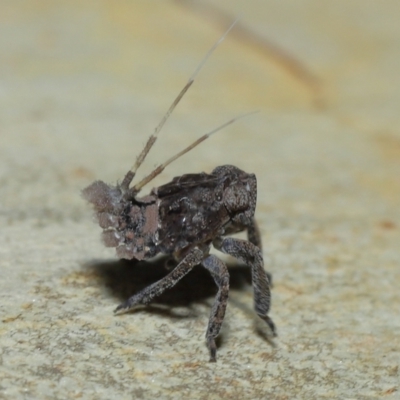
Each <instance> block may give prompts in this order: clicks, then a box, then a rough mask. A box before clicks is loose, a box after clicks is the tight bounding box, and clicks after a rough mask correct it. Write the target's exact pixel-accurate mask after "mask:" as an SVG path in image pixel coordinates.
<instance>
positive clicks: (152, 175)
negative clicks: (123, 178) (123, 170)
mask: <svg viewBox="0 0 400 400" xmlns="http://www.w3.org/2000/svg"><path fill="white" fill-rule="evenodd" d="M255 113H258V111H252V112H249V113H247V114H243V115H239V116H238V117H235V118H232V119H230V120H229V121H227V122H225V123H224V124H222V125H220V126H218V127H217V128H215V129H213V130H212V131H210V132H208V133H206V134H205V135H203V136H201V137H199V138H198V139H197V140H196V141H194V142H193V143H192V144H190V145H189V146H187V147H186V148H185V149H183V150H181V151H180V152H179V153H177V154H175V155H174V156H173V157H171V158H170V159H168V160H167V161H165V162H164V163H163V164H160V165H159V166H158V167H157V168H156V169H154V170H153V171H152V172H151V173H150V174H149V175H147V176H146V177H145V178H143V179H142V180H141V181H140V182H139V183H137V184H136V185H135V186H133V187H132V189H131V191H132V193H134V194H137V193H139V191H140V190H141V189H142V187H143V186H144V185H146V184H147V183H149V182H150V181H152V180H153V179H154V178H155V177H156V176H157V175H159V174H160V173H161V172H162V171H163V170H164V169H165V167H166V166H167V165H169V164H171V163H172V162H174V161H175V160H176V159H178V158H179V157H181V156H183V155H184V154H186V153H187V152H188V151H190V150H192V149H193V148H195V147H196V146H197V145H199V144H200V143H201V142H204V140H206V139H207V138H209V137H210V136H211V135H213V134H214V133H217V132H218V131H220V130H221V129H223V128H225V127H226V126H228V125H231V124H233V123H234V122H236V121H237V120H239V119H241V118H244V117H248V116H249V115H252V114H255Z"/></svg>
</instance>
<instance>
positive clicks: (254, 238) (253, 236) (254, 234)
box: [246, 218, 273, 287]
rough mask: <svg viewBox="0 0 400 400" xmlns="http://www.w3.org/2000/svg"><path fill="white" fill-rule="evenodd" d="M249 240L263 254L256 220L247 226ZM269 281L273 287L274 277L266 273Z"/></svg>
mask: <svg viewBox="0 0 400 400" xmlns="http://www.w3.org/2000/svg"><path fill="white" fill-rule="evenodd" d="M246 229H247V239H248V241H249V242H250V243H253V244H254V246H257V247H258V248H259V249H260V250H261V253H262V249H263V248H262V241H261V234H260V229H259V228H258V224H257V221H256V220H255V218H252V219H251V223H250V224H249V225H248V226H247V228H246ZM266 274H267V277H268V280H269V286H270V287H272V286H273V285H272V275H271V274H270V273H269V272H266Z"/></svg>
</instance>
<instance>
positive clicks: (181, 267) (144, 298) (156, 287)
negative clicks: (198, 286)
mask: <svg viewBox="0 0 400 400" xmlns="http://www.w3.org/2000/svg"><path fill="white" fill-rule="evenodd" d="M204 256H205V255H204V253H203V251H201V250H200V249H199V248H197V247H195V248H193V249H192V250H190V252H189V253H188V254H187V255H186V256H185V257H184V258H183V260H182V261H181V262H180V263H179V264H178V265H177V266H176V267H175V268H174V269H173V270H172V271H171V272H170V273H169V274H168V275H167V276H164V278H162V279H160V280H159V281H157V282H155V283H153V284H152V285H150V286H147V287H146V288H145V289H143V290H142V291H140V292H139V293H137V294H135V295H134V296H132V297H131V298H129V299H128V300H127V301H126V302H125V303H122V304H120V305H119V306H118V307H117V308H116V309H115V310H114V312H115V313H123V312H126V311H128V310H130V309H131V308H133V307H134V306H136V305H138V304H149V303H150V302H151V301H152V300H153V299H154V298H155V297H157V296H160V295H161V294H162V293H163V292H164V291H165V290H166V289H169V288H171V287H172V286H174V285H175V284H176V283H178V281H179V280H180V279H182V278H183V277H184V276H185V275H186V274H187V273H188V272H190V271H191V270H192V268H193V267H194V266H195V265H197V264H200V263H201V262H202V260H203V259H204Z"/></svg>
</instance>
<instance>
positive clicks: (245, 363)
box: [0, 0, 400, 400]
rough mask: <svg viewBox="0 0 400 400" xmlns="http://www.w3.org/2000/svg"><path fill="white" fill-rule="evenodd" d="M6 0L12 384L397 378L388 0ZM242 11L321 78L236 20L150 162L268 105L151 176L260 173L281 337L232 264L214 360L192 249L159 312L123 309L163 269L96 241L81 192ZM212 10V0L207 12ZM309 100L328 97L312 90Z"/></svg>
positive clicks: (5, 177) (21, 393)
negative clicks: (309, 76) (248, 34)
mask: <svg viewBox="0 0 400 400" xmlns="http://www.w3.org/2000/svg"><path fill="white" fill-rule="evenodd" d="M197 4H208V6H207V7H200V8H196V7H194V6H193V4H192V6H191V5H190V4H189V5H188V3H186V2H170V1H156V2H146V1H144V0H143V1H131V2H125V1H105V0H101V1H99V0H96V1H85V2H79V1H58V2H51V1H45V0H39V1H36V2H29V1H22V0H20V1H19V0H17V1H12V2H11V1H10V2H7V1H4V2H2V4H1V12H0V59H1V62H0V226H1V228H0V238H1V239H0V243H1V245H0V268H1V269H0V270H1V280H0V296H1V302H0V314H1V319H0V343H1V357H0V398H4V399H66V398H68V399H73V398H82V399H111V398H113V399H114V398H115V399H132V398H134V399H154V398H160V399H168V398H171V399H172V398H174V399H179V398H188V399H189V398H190V399H222V398H224V399H282V400H283V399H288V400H289V399H325V398H326V399H327V398H332V399H380V398H398V397H399V390H400V388H399V363H400V314H399V310H400V290H399V287H400V246H399V243H400V207H399V204H400V113H399V109H400V90H399V88H400V82H399V72H398V71H399V64H400V47H399V43H400V24H399V23H398V15H399V13H400V5H399V3H398V2H397V1H385V2H373V1H361V0H359V1H357V0H354V1H351V2H349V1H347V0H346V1H345V0H339V1H325V2H320V1H316V0H309V1H296V2H293V1H292V2H277V1H266V0H263V1H256V0H251V1H247V2H240V1H228V0H224V1H219V2H209V3H197ZM210 6H218V8H219V10H222V14H220V15H219V17H221V15H222V16H223V15H225V14H224V13H227V14H229V15H233V16H235V15H241V16H242V19H241V21H240V23H241V24H242V25H241V26H242V27H243V26H246V27H247V28H249V29H251V30H252V31H253V33H254V34H257V35H259V36H260V37H262V38H265V40H268V41H270V42H272V43H274V44H275V45H277V46H278V47H280V48H282V49H284V50H285V51H286V52H287V53H288V54H290V55H291V56H293V57H295V58H297V59H298V60H301V62H302V63H304V65H305V66H306V68H308V69H309V71H312V73H313V74H315V76H317V77H319V78H320V84H319V86H318V88H319V90H318V99H317V100H318V102H317V101H316V98H315V96H316V92H315V88H311V87H310V85H309V83H307V82H305V81H304V80H302V79H301V77H299V76H296V75H295V74H293V73H291V71H290V68H289V69H288V68H285V67H284V65H283V64H282V63H281V61H279V60H277V58H276V57H274V56H272V55H271V54H268V52H267V53H265V52H263V51H261V48H260V46H255V45H254V43H253V44H252V43H251V41H250V42H249V41H248V40H247V39H246V38H243V37H241V36H240V35H238V34H237V33H236V34H235V33H234V32H232V34H231V35H230V36H229V37H228V38H227V39H226V41H225V42H224V43H223V44H222V45H221V46H220V47H219V48H218V49H217V50H216V52H215V53H214V54H213V56H212V58H211V59H210V60H209V61H208V63H207V65H206V66H205V67H204V70H203V71H202V72H201V73H200V75H199V78H198V80H197V81H196V82H195V85H194V86H193V88H192V89H191V91H190V92H189V93H188V95H187V96H186V98H185V99H184V101H183V102H182V104H180V105H179V107H178V109H177V110H176V112H175V113H174V115H173V117H172V118H171V120H170V121H169V122H168V124H167V126H166V127H165V129H164V131H163V133H162V136H161V137H160V140H159V142H158V143H157V145H156V146H155V148H154V151H153V152H152V153H151V155H150V156H149V159H148V160H147V161H146V166H145V168H143V171H142V172H141V174H143V175H144V174H145V173H146V172H148V171H150V170H151V168H152V167H153V166H154V165H155V164H157V163H158V162H160V161H164V160H166V159H167V158H168V157H170V156H171V155H172V154H174V153H175V152H176V151H177V149H178V148H179V149H180V148H183V147H184V146H185V145H187V144H189V143H190V142H192V141H193V140H194V139H195V138H197V137H199V136H200V135H201V134H203V133H205V132H207V131H208V130H211V129H212V128H214V127H215V126H217V125H219V124H221V123H223V122H224V121H226V120H228V119H230V118H231V117H232V116H235V115H238V114H241V113H243V112H247V111H251V110H255V109H260V110H261V112H260V113H259V114H257V115H255V116H252V117H250V118H247V119H244V120H241V121H239V122H238V123H237V124H236V125H234V126H231V127H229V128H227V129H226V131H225V132H220V133H219V134H218V135H216V136H215V137H213V138H211V139H210V140H209V141H208V142H206V143H204V144H202V145H201V146H200V147H198V148H197V149H196V150H194V151H193V152H192V153H191V154H190V155H187V156H185V157H184V158H182V159H181V160H179V161H178V162H176V163H175V164H173V165H171V166H170V167H169V168H168V169H167V170H166V171H165V172H164V173H163V174H162V175H161V176H160V177H158V178H157V179H156V180H155V182H154V185H158V184H160V183H162V182H166V181H168V180H169V179H171V178H172V177H173V176H176V175H179V174H182V173H186V172H199V171H210V170H211V169H212V168H213V167H215V166H216V165H219V164H226V163H231V164H235V165H237V166H238V167H240V168H242V169H244V170H246V171H249V172H254V173H256V174H257V177H258V208H257V216H258V220H259V224H260V227H261V230H262V236H263V242H264V255H265V260H266V267H267V269H268V270H269V271H270V272H271V273H272V274H273V277H274V289H273V305H272V311H271V316H272V317H273V319H274V321H275V323H276V325H277V328H278V334H279V336H278V337H277V338H276V340H274V341H273V342H270V341H269V340H268V337H267V331H266V330H265V327H264V326H263V325H262V324H260V322H259V321H258V320H257V318H256V316H255V315H254V313H253V311H252V292H251V287H250V286H249V285H248V283H247V282H248V278H249V274H248V271H247V269H246V268H244V267H243V266H237V265H236V264H235V263H234V262H232V261H230V263H231V267H232V268H231V294H230V300H229V304H228V311H227V315H226V319H225V322H224V325H223V329H222V334H221V339H220V341H219V345H220V346H219V351H218V362H217V363H216V364H210V363H208V353H207V349H206V346H205V340H204V333H205V328H206V325H207V320H208V315H209V311H210V307H211V304H212V301H213V296H214V294H215V292H216V288H215V286H214V284H213V281H212V279H211V278H210V277H209V276H208V275H207V273H206V272H205V271H203V270H202V269H201V268H200V267H198V268H196V269H195V270H194V271H193V272H192V273H191V274H190V275H189V276H188V277H186V278H185V279H184V280H183V281H182V282H181V283H180V284H179V285H178V286H177V287H176V288H174V289H173V290H171V291H170V292H168V293H166V294H165V295H164V296H163V297H162V298H160V299H159V301H158V302H157V303H156V304H154V305H153V306H151V307H149V308H147V309H141V310H138V311H137V312H135V313H131V314H128V315H122V316H118V317H115V316H113V313H112V310H113V309H114V307H115V306H116V305H117V304H118V303H119V302H120V301H121V300H123V299H125V298H126V297H128V296H129V295H130V294H133V293H135V292H136V291H137V290H139V289H140V288H142V287H144V286H146V285H148V284H149V283H151V282H154V281H155V280H157V279H159V278H160V277H161V276H163V274H165V273H166V271H165V269H164V267H163V264H162V262H153V263H147V264H145V265H141V264H139V265H132V264H130V263H127V262H121V261H118V260H117V259H116V258H115V256H114V253H113V250H112V249H106V248H104V247H103V246H102V244H101V242H100V239H99V234H100V229H99V228H98V227H97V226H96V224H94V223H93V221H92V219H91V211H90V208H89V207H88V206H87V205H86V204H85V203H84V202H83V200H82V199H81V198H80V194H79V193H80V190H81V189H82V188H83V187H85V186H86V185H88V184H89V183H90V182H91V181H92V180H94V179H97V178H100V179H103V180H105V181H107V182H115V181H116V180H118V179H121V178H122V176H123V174H124V173H125V172H126V170H127V169H128V168H129V167H130V166H131V164H132V163H133V161H134V158H135V155H137V153H138V151H139V150H140V148H141V146H142V145H143V143H144V142H145V140H146V139H147V136H148V135H149V134H150V133H151V132H152V130H153V129H154V127H155V126H156V125H157V123H158V121H159V120H160V118H161V116H162V114H163V113H164V112H165V110H166V109H167V108H168V106H169V104H170V102H171V101H172V99H173V98H174V96H175V95H176V94H177V93H178V91H179V90H180V89H181V87H182V86H183V85H184V83H185V82H186V80H187V79H188V77H189V76H190V75H191V73H192V72H193V70H194V69H195V67H196V65H197V63H198V62H199V60H200V59H201V57H202V56H203V54H204V53H205V52H206V51H207V49H208V48H209V47H210V46H211V45H212V44H213V43H214V41H215V40H216V39H217V38H218V37H219V35H220V34H221V33H222V32H223V30H224V29H225V27H224V26H223V25H222V24H219V22H218V21H220V22H221V21H223V18H211V16H212V15H214V16H215V15H216V14H215V13H216V12H217V11H218V10H215V9H214V10H212V9H211V8H210ZM207 12H209V13H211V14H209V17H207ZM317 105H318V106H317Z"/></svg>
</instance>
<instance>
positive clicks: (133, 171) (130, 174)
mask: <svg viewBox="0 0 400 400" xmlns="http://www.w3.org/2000/svg"><path fill="white" fill-rule="evenodd" d="M237 21H238V20H237V19H236V20H235V21H234V22H233V23H232V24H231V26H230V27H229V28H228V29H227V31H226V32H225V33H224V34H223V35H222V36H221V37H220V38H219V39H218V40H217V42H216V43H215V44H214V45H213V46H212V47H211V49H210V50H208V52H207V53H206V55H205V56H204V57H203V59H202V60H201V62H200V64H199V65H198V66H197V68H196V69H195V71H194V72H193V74H192V75H191V77H190V78H189V80H188V82H187V83H186V85H185V86H184V87H183V89H182V90H181V91H180V93H179V94H178V96H177V97H176V99H175V100H174V101H173V102H172V104H171V105H170V107H169V108H168V111H167V112H166V113H165V115H164V117H163V118H162V119H161V121H160V123H159V124H158V126H157V127H156V129H155V130H154V132H153V134H152V135H151V136H150V137H149V139H148V140H147V143H146V145H145V146H144V148H143V150H142V152H141V153H140V154H139V156H138V157H137V158H136V161H135V164H134V165H133V167H132V168H131V169H130V170H129V171H128V172H127V173H126V175H125V177H124V179H123V180H122V183H121V185H120V186H121V188H122V189H124V190H128V188H129V185H130V184H131V182H132V180H133V178H134V177H135V175H136V171H137V170H138V169H139V167H140V166H141V165H142V163H143V161H144V159H145V158H146V156H147V154H148V153H149V151H150V149H151V148H152V147H153V145H154V143H155V141H156V140H157V136H158V134H159V132H160V131H161V129H162V127H163V126H164V124H165V123H166V122H167V119H168V118H169V116H170V115H171V113H172V111H174V109H175V107H176V106H177V105H178V103H179V102H180V101H181V99H182V97H183V96H184V94H185V93H186V92H187V91H188V90H189V88H190V86H192V84H193V82H194V80H195V78H196V76H197V74H198V73H199V72H200V70H201V69H202V68H203V66H204V64H205V63H206V61H207V60H208V58H209V57H210V56H211V54H212V53H213V52H214V50H215V49H216V48H217V47H218V45H219V44H220V43H221V42H222V41H223V40H224V39H225V37H226V35H227V34H228V33H229V31H230V30H231V29H232V28H233V27H234V25H235V24H236V22H237Z"/></svg>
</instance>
